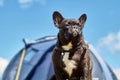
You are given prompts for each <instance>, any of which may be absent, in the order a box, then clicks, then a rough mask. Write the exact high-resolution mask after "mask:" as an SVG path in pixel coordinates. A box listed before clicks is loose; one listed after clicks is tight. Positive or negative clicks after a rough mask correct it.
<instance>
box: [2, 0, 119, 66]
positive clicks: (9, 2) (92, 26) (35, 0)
mask: <svg viewBox="0 0 120 80" xmlns="http://www.w3.org/2000/svg"><path fill="white" fill-rule="evenodd" d="M119 3H120V1H119V0H114V1H113V0H100V1H96V0H91V1H90V0H59V1H58V0H51V1H50V0H0V57H2V58H5V59H7V60H11V59H12V57H13V56H14V55H15V54H16V53H17V52H18V51H19V50H20V49H21V48H23V47H24V43H23V42H22V39H23V38H28V39H30V40H35V39H38V38H40V37H43V36H49V35H56V34H57V33H58V29H57V28H55V27H54V24H53V20H52V13H53V12H54V11H59V12H60V13H62V15H63V16H64V17H65V18H79V17H80V15H82V14H83V13H86V14H87V21H86V24H85V27H84V30H83V34H84V37H85V39H86V40H87V41H88V42H89V43H91V44H93V46H94V47H95V48H96V49H97V50H98V52H99V53H100V54H101V56H102V57H103V58H104V59H105V60H106V61H107V62H108V63H109V64H110V66H111V67H112V68H120V63H119V61H120V8H119Z"/></svg>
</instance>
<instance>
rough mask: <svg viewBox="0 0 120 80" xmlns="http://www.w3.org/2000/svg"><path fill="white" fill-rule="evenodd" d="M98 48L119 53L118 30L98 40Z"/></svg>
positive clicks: (119, 38) (119, 33)
mask: <svg viewBox="0 0 120 80" xmlns="http://www.w3.org/2000/svg"><path fill="white" fill-rule="evenodd" d="M98 48H99V49H100V48H105V49H108V50H109V51H111V52H112V53H120V31H119V32H117V33H109V34H108V35H107V36H106V37H103V38H101V39H100V40H99V44H98Z"/></svg>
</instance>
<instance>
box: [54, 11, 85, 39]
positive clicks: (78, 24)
mask: <svg viewBox="0 0 120 80" xmlns="http://www.w3.org/2000/svg"><path fill="white" fill-rule="evenodd" d="M86 19H87V15H86V14H82V15H81V16H80V18H79V19H65V18H64V17H63V16H62V15H61V14H60V13H59V12H57V11H55V12H54V13H53V21H54V24H55V26H56V27H58V28H59V33H60V34H61V35H62V36H63V37H64V38H65V39H70V38H74V37H76V36H79V35H81V34H82V29H83V27H84V23H85V21H86Z"/></svg>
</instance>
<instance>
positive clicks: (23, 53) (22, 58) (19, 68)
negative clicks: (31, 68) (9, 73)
mask: <svg viewBox="0 0 120 80" xmlns="http://www.w3.org/2000/svg"><path fill="white" fill-rule="evenodd" d="M25 53H26V49H25V48H24V49H23V50H22V53H21V58H20V62H19V66H18V70H17V74H16V78H15V80H19V77H20V72H21V69H22V64H23V60H24V56H25Z"/></svg>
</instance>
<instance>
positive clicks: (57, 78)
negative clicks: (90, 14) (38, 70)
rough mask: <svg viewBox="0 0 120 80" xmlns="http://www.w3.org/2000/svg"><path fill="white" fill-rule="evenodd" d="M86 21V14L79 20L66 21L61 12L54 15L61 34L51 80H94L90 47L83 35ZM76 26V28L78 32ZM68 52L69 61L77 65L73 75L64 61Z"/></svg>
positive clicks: (54, 53)
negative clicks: (66, 68)
mask: <svg viewBox="0 0 120 80" xmlns="http://www.w3.org/2000/svg"><path fill="white" fill-rule="evenodd" d="M86 19H87V16H86V14H83V15H82V16H81V17H80V18H79V19H65V18H63V17H62V15H61V14H60V13H59V12H57V11H56V12H54V13H53V20H54V24H55V26H56V27H58V28H59V33H58V40H57V43H56V47H55V48H54V50H53V55H52V61H53V66H54V71H55V74H54V75H53V76H52V77H51V79H50V80H92V62H91V58H90V54H89V51H88V45H87V44H86V43H85V41H84V38H83V35H82V29H83V26H84V23H85V21H86ZM74 26H76V32H75V30H74ZM70 42H71V44H70V47H69V46H68V44H69V43H70ZM63 46H66V47H68V50H65V49H64V48H63ZM69 48H70V49H69ZM66 52H69V53H70V54H69V58H68V60H70V61H71V60H72V61H74V62H75V63H76V64H75V66H76V68H73V70H72V73H71V75H69V74H68V71H66V70H65V69H64V68H65V67H66V65H65V63H64V61H63V60H62V59H63V57H64V54H65V53H66ZM83 54H84V55H83Z"/></svg>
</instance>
